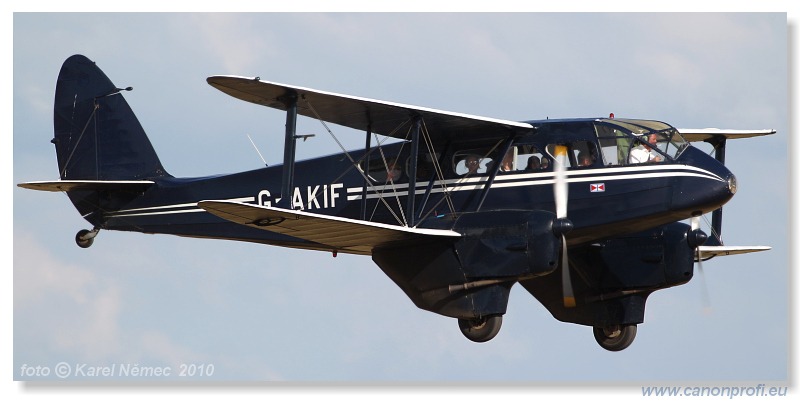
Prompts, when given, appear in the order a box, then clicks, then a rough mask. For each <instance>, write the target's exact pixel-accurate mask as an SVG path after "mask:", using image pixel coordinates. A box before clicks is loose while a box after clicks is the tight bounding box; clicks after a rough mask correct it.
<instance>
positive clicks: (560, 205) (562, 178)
mask: <svg viewBox="0 0 800 403" xmlns="http://www.w3.org/2000/svg"><path fill="white" fill-rule="evenodd" d="M555 148H556V149H555V157H556V158H555V166H554V167H553V170H554V173H555V182H554V183H553V193H554V196H555V202H556V217H557V218H564V217H566V216H567V198H568V196H569V188H568V187H567V174H566V169H567V147H566V146H560V145H557V146H555Z"/></svg>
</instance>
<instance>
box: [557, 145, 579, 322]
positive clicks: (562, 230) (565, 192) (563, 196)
mask: <svg viewBox="0 0 800 403" xmlns="http://www.w3.org/2000/svg"><path fill="white" fill-rule="evenodd" d="M566 160H567V147H566V146H562V145H557V146H555V166H554V168H553V170H554V173H555V181H554V182H553V193H554V196H555V202H556V219H555V220H553V233H554V234H555V235H556V236H560V237H561V284H562V288H563V294H564V306H565V307H567V308H573V307H574V306H575V294H574V293H573V291H572V280H571V279H570V273H569V256H568V255H567V237H566V234H567V233H568V232H570V231H572V227H573V225H572V221H570V220H569V219H568V218H567V199H568V196H569V188H568V186H567V174H566V169H567V165H566V162H567V161H566Z"/></svg>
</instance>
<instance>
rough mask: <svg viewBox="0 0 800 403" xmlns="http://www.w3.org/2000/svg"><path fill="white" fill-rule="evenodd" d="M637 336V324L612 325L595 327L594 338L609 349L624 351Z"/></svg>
mask: <svg viewBox="0 0 800 403" xmlns="http://www.w3.org/2000/svg"><path fill="white" fill-rule="evenodd" d="M634 338H636V325H612V326H606V327H595V328H594V339H595V340H597V344H599V345H600V347H603V348H604V349H606V350H608V351H622V350H624V349H626V348H628V346H630V345H631V343H633V339H634Z"/></svg>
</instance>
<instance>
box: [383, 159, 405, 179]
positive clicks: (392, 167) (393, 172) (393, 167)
mask: <svg viewBox="0 0 800 403" xmlns="http://www.w3.org/2000/svg"><path fill="white" fill-rule="evenodd" d="M386 172H387V176H386V182H392V183H394V182H397V181H399V180H400V177H401V176H403V171H402V170H401V169H400V168H399V167H398V166H397V163H395V162H392V163H391V164H389V166H388V167H387V170H386Z"/></svg>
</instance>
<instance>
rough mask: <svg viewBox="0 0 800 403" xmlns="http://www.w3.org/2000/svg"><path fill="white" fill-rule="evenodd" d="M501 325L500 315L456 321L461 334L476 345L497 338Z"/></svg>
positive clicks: (501, 318)
mask: <svg viewBox="0 0 800 403" xmlns="http://www.w3.org/2000/svg"><path fill="white" fill-rule="evenodd" d="M502 324H503V317H502V316H500V315H495V316H485V317H483V318H479V319H459V320H458V327H459V328H460V329H461V333H463V334H464V336H465V337H466V338H468V339H470V340H471V341H474V342H476V343H483V342H486V341H489V340H491V339H492V338H494V336H497V333H498V332H500V326H501V325H502Z"/></svg>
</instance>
